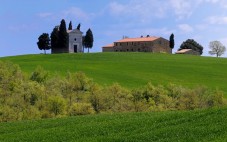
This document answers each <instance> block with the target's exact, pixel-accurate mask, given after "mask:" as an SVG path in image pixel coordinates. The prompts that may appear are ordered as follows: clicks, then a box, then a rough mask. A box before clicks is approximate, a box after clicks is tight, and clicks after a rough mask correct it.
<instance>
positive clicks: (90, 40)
mask: <svg viewBox="0 0 227 142" xmlns="http://www.w3.org/2000/svg"><path fill="white" fill-rule="evenodd" d="M93 42H94V38H93V33H92V31H91V29H90V28H89V29H88V30H87V32H86V35H85V39H84V44H85V47H86V48H88V53H89V49H90V48H92V47H93Z"/></svg>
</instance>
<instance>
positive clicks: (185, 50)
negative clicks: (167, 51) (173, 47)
mask: <svg viewBox="0 0 227 142" xmlns="http://www.w3.org/2000/svg"><path fill="white" fill-rule="evenodd" d="M190 50H192V49H182V50H180V51H177V52H176V53H185V52H187V51H190Z"/></svg>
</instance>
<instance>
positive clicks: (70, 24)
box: [68, 21, 73, 30]
mask: <svg viewBox="0 0 227 142" xmlns="http://www.w3.org/2000/svg"><path fill="white" fill-rule="evenodd" d="M72 29H73V26H72V21H70V23H69V28H68V30H72Z"/></svg>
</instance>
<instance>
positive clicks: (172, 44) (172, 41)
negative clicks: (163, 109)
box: [169, 34, 175, 49]
mask: <svg viewBox="0 0 227 142" xmlns="http://www.w3.org/2000/svg"><path fill="white" fill-rule="evenodd" d="M174 45H175V42H174V34H171V35H170V37H169V47H170V48H171V49H173V48H174Z"/></svg>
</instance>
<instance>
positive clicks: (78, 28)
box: [76, 23, 81, 31]
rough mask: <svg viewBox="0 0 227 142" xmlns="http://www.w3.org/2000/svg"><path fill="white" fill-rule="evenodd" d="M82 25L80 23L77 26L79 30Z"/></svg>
mask: <svg viewBox="0 0 227 142" xmlns="http://www.w3.org/2000/svg"><path fill="white" fill-rule="evenodd" d="M80 26H81V25H80V23H79V24H78V26H77V28H76V29H77V30H79V31H80Z"/></svg>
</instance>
